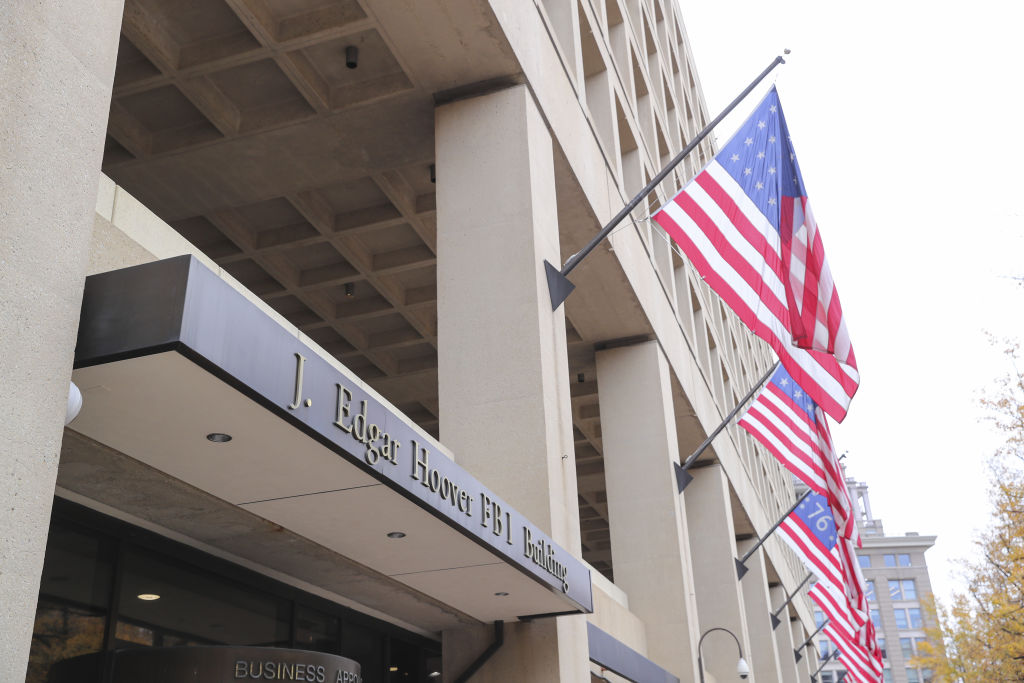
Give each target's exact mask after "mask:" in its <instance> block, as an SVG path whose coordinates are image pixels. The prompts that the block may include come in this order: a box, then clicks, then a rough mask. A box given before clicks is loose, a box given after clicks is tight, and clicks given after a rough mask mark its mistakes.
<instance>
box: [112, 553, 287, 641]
mask: <svg viewBox="0 0 1024 683" xmlns="http://www.w3.org/2000/svg"><path fill="white" fill-rule="evenodd" d="M140 596H159V597H158V598H156V599H149V600H147V599H144V598H142V597H140ZM119 607H120V614H118V619H119V622H123V625H122V624H121V623H119V624H118V627H117V632H118V633H119V634H120V633H124V634H126V635H131V634H138V633H139V632H140V631H139V630H138V629H150V630H152V632H153V639H152V642H151V643H145V642H140V641H141V639H139V638H132V639H127V638H126V639H125V640H123V641H122V640H121V639H120V638H118V642H117V644H118V645H119V646H121V645H124V646H130V645H145V644H152V645H157V646H160V645H163V644H164V642H163V637H164V636H165V635H167V636H170V637H172V638H174V639H177V640H179V641H180V640H181V639H185V640H190V641H196V642H202V643H217V644H225V645H259V646H267V647H288V646H289V645H290V644H291V642H290V622H291V604H290V603H289V602H288V601H286V600H283V599H280V598H276V597H273V596H271V595H267V594H266V593H264V592H260V591H256V590H252V589H249V588H248V587H246V586H244V585H243V584H240V583H238V582H235V581H230V580H228V579H226V578H222V577H219V576H214V575H211V574H207V573H205V572H203V571H201V570H199V569H197V568H193V567H190V566H187V565H183V564H181V565H179V564H176V563H174V562H172V561H170V560H169V559H168V558H165V557H161V556H157V555H152V554H148V553H144V552H142V551H136V550H129V551H127V552H125V554H124V565H123V569H122V579H121V593H120V603H119Z"/></svg>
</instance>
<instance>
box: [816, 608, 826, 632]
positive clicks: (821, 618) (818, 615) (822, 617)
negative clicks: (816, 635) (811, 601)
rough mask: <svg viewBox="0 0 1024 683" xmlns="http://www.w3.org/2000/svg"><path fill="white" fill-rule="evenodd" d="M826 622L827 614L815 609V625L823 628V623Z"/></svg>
mask: <svg viewBox="0 0 1024 683" xmlns="http://www.w3.org/2000/svg"><path fill="white" fill-rule="evenodd" d="M824 623H825V615H824V614H822V612H821V610H820V609H816V610H814V625H815V626H817V627H818V628H821V625H822V624H824Z"/></svg>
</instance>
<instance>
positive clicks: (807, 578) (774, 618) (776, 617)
mask: <svg viewBox="0 0 1024 683" xmlns="http://www.w3.org/2000/svg"><path fill="white" fill-rule="evenodd" d="M812 576H814V572H807V576H805V577H804V580H803V581H801V582H800V585H799V586H797V587H796V588H794V589H793V592H792V593H790V594H789V595H788V596H787V597H786V601H785V602H783V603H782V604H781V605H779V608H778V609H777V610H775V611H774V612H772V630H773V631H774V630H775V629H777V628H778V627H779V624H781V623H782V621H781V620H780V619H779V615H780V614H782V610H784V609H785V608H786V605H788V604H789V603H791V602H793V598H795V597H796V596H797V594H798V593H799V592H800V589H801V588H803V587H804V584H805V583H807V582H808V581H810V580H811V577H812Z"/></svg>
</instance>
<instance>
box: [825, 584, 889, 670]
mask: <svg viewBox="0 0 1024 683" xmlns="http://www.w3.org/2000/svg"><path fill="white" fill-rule="evenodd" d="M810 596H811V599H812V600H813V601H814V602H815V604H817V605H818V607H819V608H820V609H821V611H822V613H823V614H824V615H825V616H826V617H828V624H826V626H825V629H824V632H825V635H826V636H828V638H829V639H830V640H831V641H832V642H833V643H835V645H836V647H837V648H838V649H839V652H840V659H841V660H842V662H843V663H844V664H845V665H846V668H847V669H849V670H850V671H851V673H853V674H855V676H856V677H855V679H854V680H863V681H878V680H879V675H880V673H881V671H878V672H875V670H874V664H873V660H874V656H873V654H872V653H871V652H869V650H868V648H866V647H865V645H864V643H865V642H866V640H867V637H868V636H867V633H866V628H865V627H864V626H860V627H858V626H856V625H855V624H854V622H853V620H852V619H851V615H850V613H849V611H848V610H847V609H846V608H845V607H844V604H843V603H844V601H842V600H841V599H839V598H838V596H837V595H836V593H835V591H833V590H831V589H830V588H829V587H827V586H825V585H824V584H822V583H821V582H819V583H817V584H815V585H814V586H812V587H811V590H810ZM870 623H871V622H870V621H869V622H868V624H869V625H870ZM871 637H872V639H873V637H874V636H873V635H872V636H871Z"/></svg>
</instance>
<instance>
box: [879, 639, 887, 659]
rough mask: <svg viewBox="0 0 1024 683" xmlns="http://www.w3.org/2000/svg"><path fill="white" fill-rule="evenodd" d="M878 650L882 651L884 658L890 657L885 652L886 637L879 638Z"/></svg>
mask: <svg viewBox="0 0 1024 683" xmlns="http://www.w3.org/2000/svg"><path fill="white" fill-rule="evenodd" d="M878 650H879V651H880V652H881V653H882V659H888V656H887V655H886V652H885V638H879V639H878Z"/></svg>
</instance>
